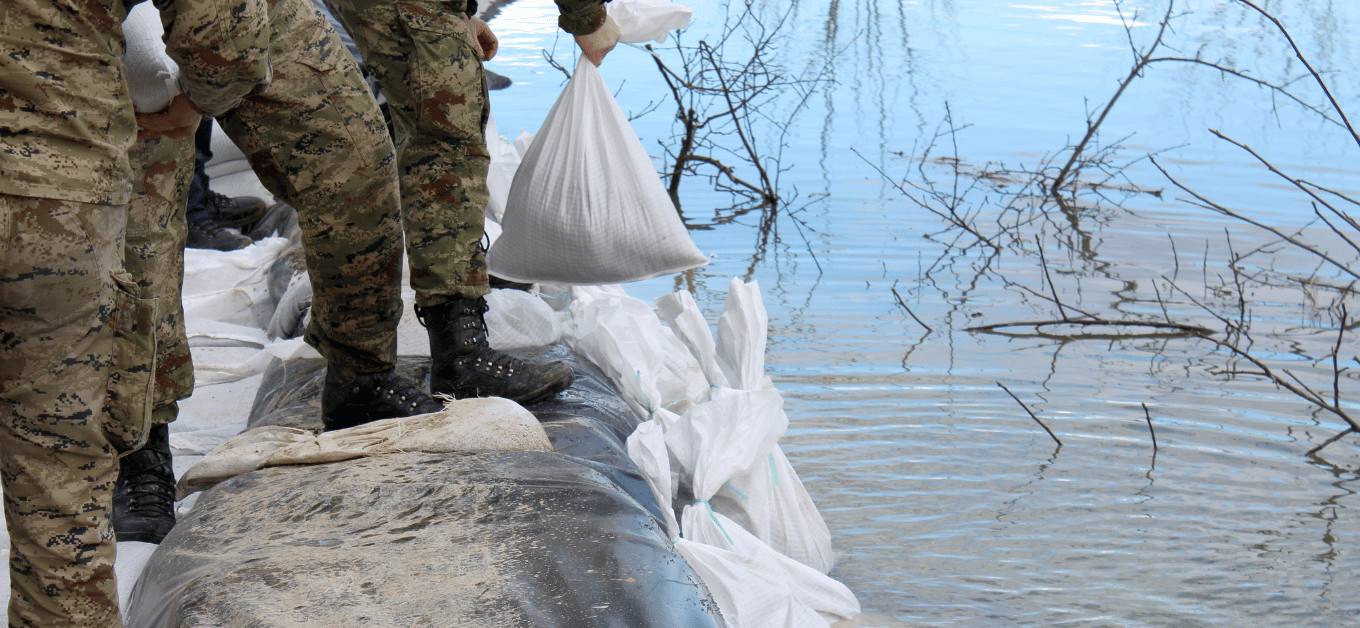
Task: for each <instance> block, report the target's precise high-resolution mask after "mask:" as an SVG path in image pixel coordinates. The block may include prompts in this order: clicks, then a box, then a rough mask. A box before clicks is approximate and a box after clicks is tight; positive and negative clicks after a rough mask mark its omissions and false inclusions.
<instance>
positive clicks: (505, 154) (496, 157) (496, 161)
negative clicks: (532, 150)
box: [486, 113, 533, 244]
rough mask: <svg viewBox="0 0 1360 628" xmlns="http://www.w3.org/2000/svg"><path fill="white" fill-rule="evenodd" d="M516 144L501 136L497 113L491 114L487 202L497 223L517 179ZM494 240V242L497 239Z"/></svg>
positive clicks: (487, 137) (487, 147)
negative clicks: (511, 185)
mask: <svg viewBox="0 0 1360 628" xmlns="http://www.w3.org/2000/svg"><path fill="white" fill-rule="evenodd" d="M531 137H532V136H531ZM529 141H533V140H532V139H530V140H529ZM515 145H516V142H507V141H506V140H505V138H502V137H501V136H500V131H499V130H498V129H497V128H496V114H494V113H493V114H491V116H490V117H489V118H488V119H487V123H486V150H487V152H488V153H490V154H491V166H490V168H488V170H487V173H486V189H487V192H489V193H490V196H489V198H488V199H487V202H486V217H487V218H488V219H489V220H492V221H495V222H496V223H500V221H501V217H502V216H504V215H505V202H506V199H508V198H509V197H510V184H511V182H513V181H514V180H515V170H517V169H518V168H519V156H520V152H519V150H518V149H516V148H515ZM526 146H527V145H526ZM492 242H493V244H494V242H495V241H494V240H493V241H492Z"/></svg>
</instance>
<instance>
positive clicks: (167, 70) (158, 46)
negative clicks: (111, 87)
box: [123, 2, 179, 113]
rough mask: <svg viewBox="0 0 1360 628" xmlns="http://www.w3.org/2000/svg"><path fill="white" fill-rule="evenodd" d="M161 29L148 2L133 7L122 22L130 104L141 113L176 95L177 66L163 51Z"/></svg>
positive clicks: (165, 102) (167, 102)
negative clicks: (130, 97) (125, 44)
mask: <svg viewBox="0 0 1360 628" xmlns="http://www.w3.org/2000/svg"><path fill="white" fill-rule="evenodd" d="M164 32H165V31H164V29H163V28H162V27H161V15H160V13H158V12H157V11H156V7H154V6H152V4H151V3H150V2H146V3H143V4H139V5H137V6H134V7H132V9H131V10H130V11H128V16H127V19H126V20H124V21H123V37H124V39H125V40H126V42H127V54H126V55H124V57H123V63H124V64H126V65H127V68H128V73H127V77H128V89H129V90H130V92H131V95H132V104H133V106H134V107H136V109H137V111H139V112H142V113H154V112H156V111H160V110H162V109H164V108H165V107H166V106H167V105H169V104H170V99H172V98H174V97H175V95H176V94H179V86H178V85H177V84H176V80H177V79H178V78H179V65H178V64H176V63H175V61H174V60H173V59H171V58H170V55H167V54H165V43H164V42H163V41H161V35H162V34H163V33H164Z"/></svg>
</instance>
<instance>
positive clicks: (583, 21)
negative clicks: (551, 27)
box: [554, 0, 609, 35]
mask: <svg viewBox="0 0 1360 628" xmlns="http://www.w3.org/2000/svg"><path fill="white" fill-rule="evenodd" d="M554 1H555V2H557V10H558V12H559V13H560V15H559V16H558V18H557V25H558V26H561V27H562V30H564V31H567V32H568V33H571V34H572V35H589V34H591V33H593V32H595V29H598V28H599V27H600V25H601V24H604V16H605V13H604V3H605V2H609V0H554Z"/></svg>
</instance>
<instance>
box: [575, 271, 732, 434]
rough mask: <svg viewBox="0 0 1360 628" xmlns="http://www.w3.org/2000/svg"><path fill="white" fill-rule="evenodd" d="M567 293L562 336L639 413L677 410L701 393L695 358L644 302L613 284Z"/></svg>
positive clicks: (703, 384)
mask: <svg viewBox="0 0 1360 628" xmlns="http://www.w3.org/2000/svg"><path fill="white" fill-rule="evenodd" d="M572 295H573V299H572V302H571V305H570V307H569V310H570V312H571V320H572V328H573V332H572V334H570V335H566V336H564V337H565V338H566V339H567V341H568V344H570V345H571V346H572V349H574V350H575V351H576V352H577V353H580V354H581V355H583V356H585V357H586V358H587V359H588V360H590V361H591V362H592V363H594V364H595V365H596V366H598V367H600V370H602V371H604V373H605V375H607V376H608V377H609V380H610V382H611V383H613V384H614V386H615V387H617V388H618V389H619V393H620V396H621V397H622V398H623V400H624V401H626V402H627V403H628V405H629V407H631V408H632V409H633V411H634V412H636V413H637V415H638V416H639V417H641V418H644V419H645V418H651V416H652V415H653V414H654V413H655V412H656V411H657V410H659V409H662V408H665V409H667V410H670V411H672V412H676V413H682V412H684V411H685V410H686V409H688V408H689V406H690V405H692V404H694V403H697V402H699V401H701V400H703V399H704V398H705V397H707V395H708V390H709V386H708V381H707V380H705V379H704V374H703V371H702V370H701V369H700V368H699V363H698V362H696V361H695V360H694V358H693V357H692V356H691V355H690V354H689V350H688V349H686V348H685V345H684V343H682V342H680V339H679V338H676V337H675V334H674V333H672V332H671V330H670V329H668V328H667V327H665V326H664V325H662V324H661V321H660V320H659V319H658V318H657V317H656V314H655V313H654V312H652V309H651V308H650V307H648V306H647V304H646V303H645V302H643V301H642V300H641V299H637V298H634V297H630V296H628V295H627V294H624V293H623V292H622V291H621V290H619V289H618V288H607V289H598V288H596V289H593V290H592V289H589V288H576V289H573V291H572ZM620 295H621V296H620Z"/></svg>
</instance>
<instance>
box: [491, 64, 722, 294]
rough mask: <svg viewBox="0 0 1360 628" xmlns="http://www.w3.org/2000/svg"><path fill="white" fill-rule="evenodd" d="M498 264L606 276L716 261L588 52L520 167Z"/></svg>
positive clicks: (534, 273) (553, 274) (579, 277)
mask: <svg viewBox="0 0 1360 628" xmlns="http://www.w3.org/2000/svg"><path fill="white" fill-rule="evenodd" d="M501 227H502V228H503V232H502V233H501V236H500V238H498V239H497V240H496V242H495V243H494V244H492V245H491V249H490V250H489V251H487V256H486V257H487V265H488V268H489V269H490V271H491V273H492V274H495V275H498V276H500V277H504V278H506V279H512V280H515V281H523V282H530V283H532V282H540V281H551V282H561V283H569V284H581V285H598V284H613V283H622V282H628V281H638V280H642V279H650V278H652V277H656V276H659V275H665V274H669V273H676V272H680V271H683V270H688V269H690V268H694V267H697V266H701V265H703V264H705V263H706V262H707V258H705V257H704V255H703V253H700V252H699V249H698V247H696V246H695V245H694V242H693V241H692V240H691V239H690V237H689V232H688V231H687V230H686V229H685V225H684V223H683V222H681V220H680V216H679V214H677V213H676V210H675V206H674V205H673V204H672V203H671V200H670V196H669V194H667V192H666V189H665V188H664V187H662V185H661V180H660V179H659V178H658V177H657V174H656V169H655V167H653V166H652V160H651V158H650V157H649V156H648V155H647V151H646V150H645V149H643V147H642V142H640V141H639V140H638V138H637V135H636V134H635V133H634V132H633V127H632V126H631V125H629V123H628V118H627V116H626V115H624V113H623V110H622V109H620V108H619V105H618V103H617V102H615V101H614V96H613V94H611V93H610V92H609V88H608V87H607V86H606V85H605V83H604V78H603V77H601V76H600V72H599V70H598V69H596V68H595V65H594V64H592V63H590V60H589V59H587V58H586V57H585V56H584V55H582V57H581V61H580V62H579V63H578V64H577V65H576V74H575V76H573V77H572V79H571V81H569V82H568V83H567V87H566V89H564V90H563V91H562V95H561V96H559V97H558V99H557V102H556V103H555V104H554V105H553V108H552V110H551V111H550V112H549V113H548V117H547V119H546V120H544V121H543V126H542V128H541V129H539V132H538V134H537V135H535V136H534V141H533V144H531V145H530V146H529V150H528V151H526V152H525V153H524V154H523V158H522V160H521V162H520V166H519V169H518V170H516V172H515V179H514V182H513V183H512V184H511V186H510V194H509V196H508V198H507V199H506V207H505V215H504V216H502V218H501Z"/></svg>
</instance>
